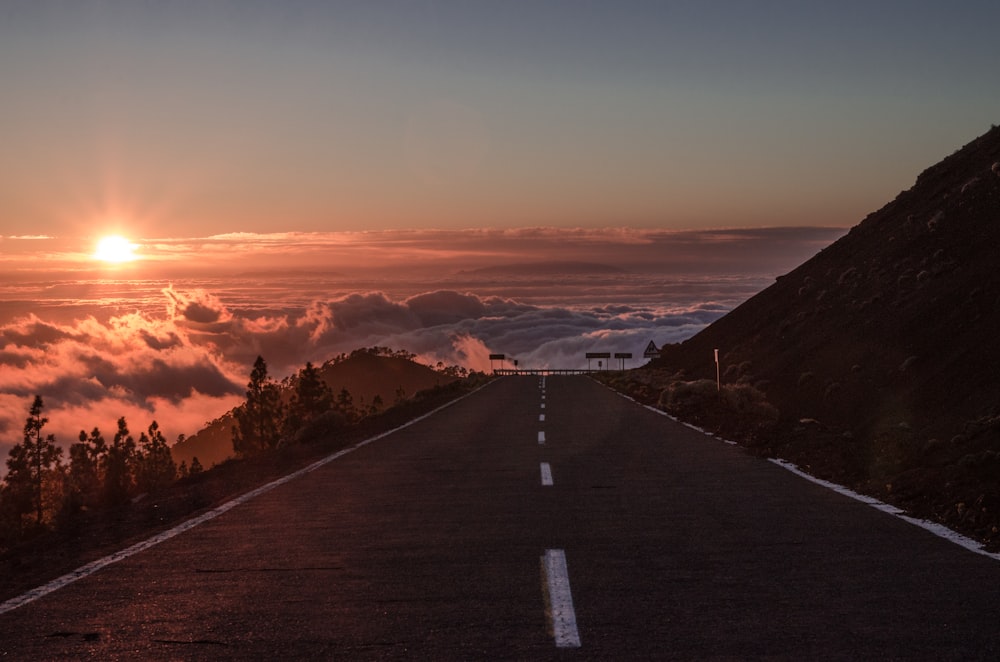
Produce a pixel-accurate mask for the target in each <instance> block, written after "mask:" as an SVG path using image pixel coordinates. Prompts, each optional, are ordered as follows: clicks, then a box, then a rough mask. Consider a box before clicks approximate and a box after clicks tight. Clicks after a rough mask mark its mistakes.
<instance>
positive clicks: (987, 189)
mask: <svg viewBox="0 0 1000 662" xmlns="http://www.w3.org/2000/svg"><path fill="white" fill-rule="evenodd" d="M997 247H1000V127H993V128H992V129H991V130H990V131H989V132H987V133H986V134H984V135H983V136H981V137H979V138H977V139H976V140H974V141H972V142H971V143H969V144H968V145H966V146H965V147H964V148H962V149H961V150H959V151H957V152H956V153H954V154H952V155H951V156H949V157H947V158H945V159H944V160H943V161H941V162H940V163H938V164H937V165H934V166H933V167H931V168H928V169H927V170H925V171H924V172H923V173H921V174H920V176H919V177H918V178H917V180H916V183H915V184H914V186H913V187H912V188H910V189H909V190H906V191H903V192H902V193H900V194H899V196H898V197H897V198H896V199H895V200H893V201H892V202H890V203H889V204H887V205H886V206H884V207H883V208H882V209H880V210H878V211H876V212H874V213H872V214H871V215H869V216H868V217H867V218H865V219H864V220H863V221H862V222H861V223H860V224H859V225H857V226H856V227H854V228H853V229H852V230H851V231H850V232H849V233H848V234H847V235H846V236H844V237H843V238H841V239H840V240H838V241H837V242H835V243H834V244H832V245H831V246H829V247H827V248H825V249H824V250H822V251H821V252H820V253H819V254H817V255H816V256H815V257H813V258H812V259H810V260H809V261H807V262H806V263H804V264H802V265H801V266H800V267H798V268H797V269H795V270H794V271H792V272H790V273H788V274H787V275H785V276H782V277H779V278H778V279H777V282H775V283H774V284H773V285H772V286H770V287H769V288H767V289H766V290H764V291H762V292H760V293H759V294H758V295H756V296H754V297H753V298H751V299H749V300H748V301H746V302H745V303H744V304H742V305H741V306H739V307H738V308H736V309H734V310H733V311H732V312H730V313H729V314H727V315H726V316H724V317H722V318H721V319H719V320H718V321H716V322H715V323H713V324H712V325H710V326H709V327H707V328H705V329H704V330H703V331H701V332H700V333H699V334H697V335H696V336H694V337H692V338H690V339H688V340H687V341H685V342H683V343H680V344H676V345H668V346H666V347H664V348H663V349H662V353H661V357H660V358H659V359H657V360H656V361H654V362H653V363H652V365H651V368H652V369H653V370H657V369H659V370H661V371H665V372H666V373H670V374H672V375H673V378H674V379H675V380H676V379H685V380H696V379H710V380H712V382H713V384H712V386H713V389H712V390H713V391H714V381H715V379H716V367H715V363H714V359H713V350H714V349H716V348H718V349H719V351H720V369H721V373H722V381H723V383H729V384H733V383H739V384H743V385H747V386H748V387H749V386H754V387H756V389H758V390H759V391H760V392H761V393H763V394H764V395H763V397H766V400H767V402H769V403H770V404H771V405H773V406H774V407H776V408H777V410H778V422H777V424H775V425H773V426H768V430H758V431H757V432H756V433H755V434H753V435H750V436H749V437H748V438H747V439H745V443H747V444H748V445H751V446H754V447H755V448H757V449H758V450H759V451H760V452H762V453H764V454H768V455H779V456H781V457H785V458H788V459H791V460H794V461H796V462H798V463H799V464H801V465H804V466H805V467H807V468H808V469H809V470H810V471H812V472H813V473H817V474H819V475H822V476H823V477H828V478H833V479H836V480H838V481H841V482H844V483H847V484H850V485H853V486H855V487H859V488H862V489H864V490H865V491H867V492H869V493H876V494H877V495H878V496H881V497H883V498H886V499H888V500H890V501H895V502H896V503H899V504H901V505H903V506H904V507H907V508H909V509H911V510H915V511H918V512H920V513H922V514H925V515H928V516H932V517H935V518H936V519H938V520H941V521H946V522H948V523H949V524H952V525H954V526H957V527H958V528H964V529H966V530H971V531H974V532H975V533H977V534H978V535H980V536H981V537H982V538H985V539H996V538H997V537H998V536H997V527H998V526H1000V520H998V517H997V513H1000V489H998V476H1000V473H998V472H1000V378H998V375H1000V344H998V343H997V342H996V334H997V329H1000V272H998V269H997V263H998V262H997ZM750 437H752V438H750Z"/></svg>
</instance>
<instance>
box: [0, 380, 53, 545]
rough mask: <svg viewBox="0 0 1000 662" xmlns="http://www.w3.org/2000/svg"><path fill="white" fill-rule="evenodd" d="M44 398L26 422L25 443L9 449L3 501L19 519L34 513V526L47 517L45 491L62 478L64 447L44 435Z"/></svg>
mask: <svg viewBox="0 0 1000 662" xmlns="http://www.w3.org/2000/svg"><path fill="white" fill-rule="evenodd" d="M43 406H44V405H43V403H42V397H41V396H39V395H36V396H35V401H34V402H33V403H32V405H31V409H30V411H29V414H28V419H27V420H26V421H25V423H24V441H23V442H22V443H20V444H16V445H15V446H14V447H13V448H11V449H10V455H9V457H8V458H7V476H6V477H5V478H4V493H5V494H4V501H5V503H6V505H7V507H8V508H13V513H14V514H15V516H16V517H17V518H18V519H21V518H23V516H25V515H28V514H30V513H32V512H34V514H35V524H36V525H39V526H40V525H41V524H42V519H43V516H44V503H45V502H44V488H45V487H46V483H47V482H51V481H54V480H56V479H57V478H58V477H59V475H60V470H61V458H62V448H59V447H58V446H56V443H55V437H54V436H53V435H51V434H50V435H48V436H42V428H44V427H45V424H46V423H48V422H49V419H47V418H45V417H43V416H42V408H43Z"/></svg>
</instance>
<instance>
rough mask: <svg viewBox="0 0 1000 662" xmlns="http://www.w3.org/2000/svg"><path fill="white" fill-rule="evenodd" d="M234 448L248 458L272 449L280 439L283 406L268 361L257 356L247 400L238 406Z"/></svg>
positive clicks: (234, 427) (234, 428)
mask: <svg viewBox="0 0 1000 662" xmlns="http://www.w3.org/2000/svg"><path fill="white" fill-rule="evenodd" d="M235 414H236V422H237V425H235V426H233V450H234V451H235V452H236V454H237V455H239V456H243V457H246V456H248V455H254V454H256V453H259V452H261V451H265V450H271V449H274V448H276V447H277V446H278V442H279V441H280V430H281V419H282V407H281V398H280V393H279V391H278V386H277V385H276V384H275V383H274V382H273V381H272V380H271V379H270V378H269V377H268V375H267V363H266V362H265V361H264V357H262V356H258V357H257V360H256V361H254V364H253V370H252V371H251V372H250V382H249V383H248V384H247V401H246V403H244V404H243V405H242V406H240V407H237V409H236V411H235Z"/></svg>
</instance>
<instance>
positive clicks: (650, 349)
mask: <svg viewBox="0 0 1000 662" xmlns="http://www.w3.org/2000/svg"><path fill="white" fill-rule="evenodd" d="M659 355H660V350H658V349H657V348H656V343H654V342H653V341H652V340H650V341H649V344H648V345H646V351H645V352H643V353H642V357H643V358H646V359H655V358H657V357H658V356H659Z"/></svg>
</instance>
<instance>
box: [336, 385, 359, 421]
mask: <svg viewBox="0 0 1000 662" xmlns="http://www.w3.org/2000/svg"><path fill="white" fill-rule="evenodd" d="M337 411H339V412H340V413H341V414H343V416H344V419H345V420H346V421H347V422H348V423H353V422H354V421H355V420H357V418H358V412H357V410H355V408H354V397H353V396H352V395H351V392H350V391H348V390H347V387H344V388H342V389H340V393H338V394H337Z"/></svg>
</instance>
